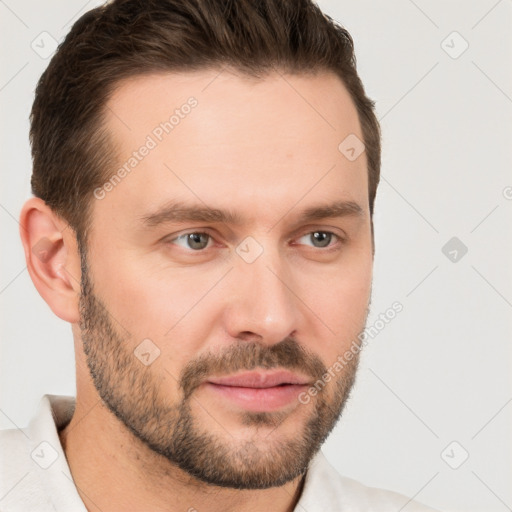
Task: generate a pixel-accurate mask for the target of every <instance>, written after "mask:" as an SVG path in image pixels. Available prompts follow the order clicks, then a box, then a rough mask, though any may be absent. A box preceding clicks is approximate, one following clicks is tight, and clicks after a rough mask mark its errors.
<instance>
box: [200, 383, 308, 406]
mask: <svg viewBox="0 0 512 512" xmlns="http://www.w3.org/2000/svg"><path fill="white" fill-rule="evenodd" d="M204 385H205V387H206V388H208V389H210V390H212V391H213V392H214V393H216V394H217V395H221V396H223V397H225V398H227V399H228V400H230V401H231V402H234V403H235V404H237V405H238V406H240V407H242V408H243V409H245V410H247V411H253V412H266V411H276V410H278V409H281V408H283V407H285V406H287V405H289V404H291V403H293V402H298V396H299V394H300V393H301V392H302V391H304V389H305V388H306V387H307V386H304V385H300V384H286V385H284V386H274V387H271V388H244V387H238V386H223V385H220V384H214V383H212V382H206V383H205V384H204Z"/></svg>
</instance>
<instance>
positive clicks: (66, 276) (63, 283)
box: [20, 197, 80, 323]
mask: <svg viewBox="0 0 512 512" xmlns="http://www.w3.org/2000/svg"><path fill="white" fill-rule="evenodd" d="M20 235H21V240H22V243H23V248H24V250H25V260H26V262H27V269H28V272H29V274H30V277H31V279H32V282H33V283H34V285H35V287H36V288H37V291H38V292H39V294H40V295H41V297H42V298H43V299H44V300H45V302H46V303H47V304H48V305H49V306H50V308H51V310H52V311H53V312H54V313H55V314H56V315H57V316H58V317H59V318H62V320H66V321H67V322H70V323H77V322H78V321H79V318H80V315H79V299H80V254H79V252H78V245H77V242H76V236H75V232H74V230H73V229H72V228H71V227H70V226H69V224H68V223H67V222H65V221H64V220H62V218H61V217H59V216H58V215H57V214H56V213H55V212H54V211H53V210H52V209H51V208H50V207H49V206H48V205H47V204H46V203H45V202H44V201H43V200H42V199H40V198H38V197H33V198H31V199H29V200H28V201H27V202H26V203H25V204H24V205H23V208H22V210H21V214H20Z"/></svg>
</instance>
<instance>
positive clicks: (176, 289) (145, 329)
mask: <svg viewBox="0 0 512 512" xmlns="http://www.w3.org/2000/svg"><path fill="white" fill-rule="evenodd" d="M204 274H205V272H204V271H200V270H197V269H192V268H189V269H182V270H177V269H162V268H161V267H159V268H156V267H153V266H151V265H147V264H146V263H145V262H144V261H142V259H141V258H135V257H133V258H130V257H127V256H126V252H125V253H124V254H123V257H122V258H121V255H120V254H117V255H116V254H114V253H111V254H107V253H103V254H102V257H101V258H99V259H98V261H97V262H95V268H94V276H93V280H94V288H95V293H96V294H97V295H98V296H99V297H100V298H101V300H102V301H103V303H104V304H105V306H106V307H107V309H108V311H109V313H110V314H111V316H112V317H113V321H114V323H115V325H116V326H117V328H118V329H119V330H120V333H122V334H123V335H127V334H128V333H130V335H131V336H130V339H131V340H132V343H133V344H134V345H138V343H140V342H141V341H142V340H144V339H146V338H149V339H150V340H152V341H153V342H154V343H155V344H156V345H157V346H158V348H159V349H160V351H161V353H162V355H163V356H165V357H166V358H167V359H171V360H173V361H176V364H177V365H178V364H181V362H182V361H185V362H186V361H188V360H190V359H191V358H192V357H194V355H197V352H198V349H199V348H201V346H202V345H203V344H204V342H205V340H207V339H208V333H209V331H210V329H209V326H210V327H211V322H212V319H211V318H213V315H214V312H213V311H212V302H211V301H209V300H208V297H206V295H207V294H208V290H209V289H210V288H211V283H212V279H213V277H214V276H211V275H204ZM212 295H214V294H212ZM203 296H205V298H204V299H203V300H202V297H203Z"/></svg>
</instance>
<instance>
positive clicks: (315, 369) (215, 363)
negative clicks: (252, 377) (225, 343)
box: [179, 337, 327, 399]
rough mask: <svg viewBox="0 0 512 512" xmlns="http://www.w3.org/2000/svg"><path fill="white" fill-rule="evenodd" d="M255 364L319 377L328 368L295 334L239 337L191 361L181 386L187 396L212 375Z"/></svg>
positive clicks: (183, 373)
mask: <svg viewBox="0 0 512 512" xmlns="http://www.w3.org/2000/svg"><path fill="white" fill-rule="evenodd" d="M255 368H264V369H266V370H268V369H272V368H283V369H287V370H296V371H301V372H303V373H305V374H306V375H308V376H310V377H311V378H312V380H315V381H316V380H318V379H319V378H321V377H322V375H324V373H326V372H327V368H326V366H325V365H324V364H323V362H322V361H321V359H320V358H319V357H318V356H317V355H315V354H313V353H311V352H309V351H306V350H305V349H304V348H303V347H301V345H299V343H297V341H296V340H294V339H293V338H290V337H288V338H285V339H284V340H283V341H280V342H279V343H276V344H274V345H270V346H269V345H265V344H263V343H257V342H247V341H239V342H238V343H236V344H234V345H232V346H230V347H227V348H226V349H225V350H222V352H220V353H216V354H213V353H207V354H204V355H202V356H200V357H198V358H196V359H194V360H192V361H190V362H189V363H188V364H187V365H186V366H185V367H184V368H183V370H182V372H181V374H180V379H179V383H180V388H181V389H182V390H183V394H184V398H185V399H187V398H188V397H189V396H190V395H191V394H192V393H193V392H194V390H195V389H196V388H197V387H198V386H200V385H201V384H202V383H203V382H204V381H205V380H206V379H207V378H208V377H210V376H212V375H224V374H230V373H234V372H237V371H240V370H254V369H255Z"/></svg>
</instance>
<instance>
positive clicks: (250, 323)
mask: <svg viewBox="0 0 512 512" xmlns="http://www.w3.org/2000/svg"><path fill="white" fill-rule="evenodd" d="M237 258H238V257H237ZM230 274H231V276H230V283H231V284H230V289H229V291H228V293H229V299H227V300H228V303H227V304H226V307H225V310H224V323H225V328H226V330H227V332H228V333H229V334H230V336H232V337H233V338H238V339H242V340H246V341H259V342H260V343H264V344H268V345H271V344H275V343H279V342H280V341H283V340H284V339H285V338H286V337H288V336H292V335H293V333H294V332H295V331H296V329H297V328H298V322H299V318H300V304H301V302H300V300H299V298H298V297H297V296H296V295H295V293H294V282H293V277H292V273H291V271H290V269H289V268H288V267H287V265H286V262H285V261H283V257H282V256H280V255H279V254H278V251H277V250H276V251H274V252H271V251H270V250H265V251H264V252H263V253H262V254H261V255H260V256H259V258H258V259H257V260H256V261H254V262H252V263H247V262H246V261H244V260H243V259H242V258H238V259H236V260H235V268H234V269H233V270H232V271H231V272H230Z"/></svg>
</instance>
